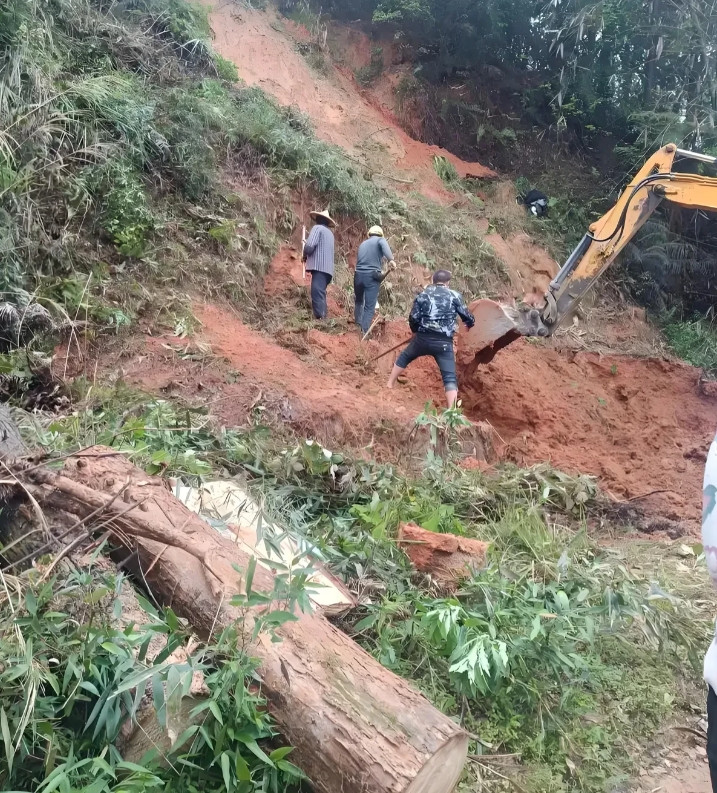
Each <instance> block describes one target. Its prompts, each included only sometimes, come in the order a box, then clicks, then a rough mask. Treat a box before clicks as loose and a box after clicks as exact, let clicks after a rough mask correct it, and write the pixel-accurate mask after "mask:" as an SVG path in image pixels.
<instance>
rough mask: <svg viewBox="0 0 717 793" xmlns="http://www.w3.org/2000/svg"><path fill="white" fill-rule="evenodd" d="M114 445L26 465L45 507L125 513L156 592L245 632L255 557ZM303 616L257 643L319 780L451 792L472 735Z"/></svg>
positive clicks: (319, 621) (369, 792)
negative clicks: (243, 599)
mask: <svg viewBox="0 0 717 793" xmlns="http://www.w3.org/2000/svg"><path fill="white" fill-rule="evenodd" d="M108 451H109V450H105V449H98V450H97V452H96V453H95V454H94V455H91V454H89V453H84V454H83V456H82V457H80V458H75V459H71V460H68V461H67V462H66V464H65V469H64V471H63V473H62V474H61V475H57V474H55V473H52V472H50V471H47V470H41V469H36V470H28V471H27V473H26V474H25V475H24V481H25V483H26V485H27V486H28V487H30V486H31V487H32V492H33V495H34V496H35V498H36V499H38V500H40V501H43V502H44V503H45V504H46V505H48V507H49V506H51V505H52V504H53V503H56V504H61V505H63V507H64V508H65V509H68V508H69V506H68V505H70V504H71V505H72V509H73V511H77V512H78V513H79V514H82V512H83V511H84V512H85V513H87V512H89V511H91V510H93V509H96V508H97V506H99V505H102V504H103V503H104V504H108V506H107V513H109V514H115V515H118V516H119V515H120V513H124V514H122V516H121V517H118V518H117V519H116V521H115V535H116V537H117V539H118V540H119V541H120V542H122V543H123V544H125V545H126V547H127V548H129V549H132V550H134V549H136V550H137V553H138V560H139V562H138V574H139V575H140V576H141V577H142V578H143V579H144V581H145V582H146V584H147V586H148V587H149V588H150V589H151V591H152V593H153V594H154V596H155V597H156V598H157V599H158V600H159V601H160V602H163V603H164V604H166V605H169V606H171V607H172V608H173V609H174V611H175V612H176V613H177V614H179V615H180V616H182V617H184V618H185V619H187V620H188V622H189V623H190V625H191V626H192V627H193V628H194V630H195V631H196V632H197V634H198V635H199V636H200V637H201V638H205V639H206V638H208V637H209V636H210V635H212V634H213V633H214V634H216V632H217V631H220V630H222V629H223V628H224V627H227V626H229V625H232V624H235V625H237V627H239V628H243V629H244V631H245V633H244V637H245V638H246V639H247V641H248V640H249V635H248V634H249V633H250V631H251V628H252V614H251V613H248V614H247V613H246V612H244V613H241V612H240V611H239V610H237V609H235V608H233V607H231V606H229V605H228V603H229V601H230V599H231V597H232V596H233V595H234V594H235V593H236V592H237V591H242V590H243V586H242V585H241V582H240V581H239V580H238V579H239V578H240V575H239V574H238V573H237V572H236V569H235V567H234V566H236V567H237V568H238V569H240V570H246V568H247V566H248V564H249V561H250V559H249V556H248V555H247V554H246V553H245V552H244V551H243V550H242V549H241V547H239V546H237V545H236V544H234V543H232V542H231V541H230V540H228V539H226V538H225V537H222V536H221V535H220V534H219V533H218V532H217V531H216V530H215V529H213V528H211V527H210V526H209V525H208V524H207V523H205V522H204V521H203V520H201V518H199V517H198V516H197V515H195V514H194V513H192V512H191V511H190V510H189V509H187V508H186V507H185V506H184V505H183V504H182V503H181V502H179V501H178V500H177V499H176V498H175V497H174V496H173V495H172V493H171V492H170V491H169V489H168V488H167V487H166V484H165V482H163V481H162V480H160V479H157V478H155V477H150V476H147V475H146V474H145V473H144V472H142V471H139V470H138V469H137V468H135V467H134V466H132V465H131V464H130V463H128V462H127V461H126V460H124V459H123V458H122V457H121V456H119V455H116V456H106V455H107V453H108ZM102 454H105V456H99V455H102ZM18 475H19V476H21V477H23V473H22V471H21V470H19V469H18ZM120 491H123V492H122V495H121V496H120V497H119V498H117V499H116V500H115V501H113V502H112V503H109V502H110V501H111V500H112V497H113V496H114V495H115V494H117V493H118V492H120ZM133 505H134V508H132V507H133ZM128 508H130V511H129V512H127V511H126V510H127V509H128ZM103 520H106V515H104V516H103ZM233 565H234V566H233ZM253 588H254V589H255V590H263V591H265V592H270V591H272V589H273V576H272V574H271V573H270V571H269V570H267V569H265V568H263V567H261V566H257V568H256V572H255V577H254V582H253ZM297 616H298V620H297V621H296V622H291V623H287V624H286V625H284V626H283V627H282V628H281V630H280V635H281V639H282V640H281V641H280V642H272V641H271V639H270V637H268V636H265V635H260V636H259V638H258V639H257V640H256V641H255V642H254V643H253V644H252V645H251V647H250V652H251V654H252V655H253V656H254V657H256V658H257V659H258V660H259V664H260V674H261V679H262V693H263V694H264V696H265V697H266V699H267V702H268V706H269V709H270V711H271V713H272V715H273V716H274V719H275V721H276V723H277V727H278V729H279V730H280V731H281V733H282V734H283V736H284V737H285V738H286V740H287V741H288V742H289V743H290V744H291V745H292V746H294V747H295V751H294V754H292V759H293V760H294V761H295V762H296V763H297V765H299V766H300V767H301V768H302V769H303V771H304V772H305V773H306V774H307V776H308V777H309V779H310V780H311V782H312V784H313V786H314V788H315V789H316V790H317V791H319V793H339V791H342V793H450V791H452V790H453V788H454V787H455V785H456V783H457V782H458V779H459V778H460V775H461V772H462V769H463V765H464V763H465V760H466V754H467V748H468V738H467V736H466V734H465V733H464V732H463V731H462V730H461V729H460V728H459V727H458V725H456V724H455V723H454V722H453V721H451V720H450V719H449V718H447V717H446V716H445V715H443V714H442V713H441V712H440V711H438V710H437V709H436V708H434V707H433V706H432V705H431V704H430V703H429V702H428V700H426V699H425V698H424V697H423V696H422V695H421V694H419V693H418V692H417V691H415V690H414V689H413V688H411V687H410V686H409V685H408V684H407V683H406V682H405V681H404V680H402V679H401V678H399V677H397V676H396V675H395V674H393V673H392V672H390V671H389V670H387V669H385V668H384V667H382V666H381V665H380V664H379V663H378V662H377V661H376V660H375V659H374V658H372V657H371V656H370V655H369V654H368V653H366V652H365V651H363V650H362V649H361V648H360V647H358V646H357V645H356V644H354V643H353V642H352V641H351V639H349V638H348V637H347V636H346V635H345V634H344V633H342V632H341V631H339V630H338V629H337V628H335V627H334V626H333V625H331V623H329V622H328V621H327V620H326V619H325V618H324V617H323V616H322V615H321V614H319V613H314V614H299V615H297Z"/></svg>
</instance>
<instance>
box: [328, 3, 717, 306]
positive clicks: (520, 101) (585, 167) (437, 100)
mask: <svg viewBox="0 0 717 793" xmlns="http://www.w3.org/2000/svg"><path fill="white" fill-rule="evenodd" d="M316 5H317V7H318V4H316ZM321 5H322V7H323V8H328V9H329V10H330V13H332V14H334V15H336V16H338V17H339V18H342V19H346V20H355V19H356V17H357V16H359V15H360V17H361V20H362V22H363V23H364V24H369V22H370V23H371V24H372V26H373V31H374V34H375V35H376V36H377V37H378V38H379V39H380V40H383V41H388V42H390V43H391V46H392V49H393V50H394V51H395V52H396V53H397V55H396V56H394V57H396V58H397V59H402V60H405V61H409V62H410V63H411V64H412V66H413V69H412V72H411V73H410V76H406V77H404V78H403V80H402V81H401V83H400V84H399V86H398V103H399V106H400V108H401V110H402V115H403V118H404V121H405V122H406V124H407V126H408V127H409V129H410V130H411V131H412V132H413V133H414V134H415V133H418V134H421V135H422V136H423V137H424V138H425V139H426V140H428V141H429V142H431V143H439V144H441V145H443V146H446V147H447V148H449V149H452V150H454V151H456V152H457V153H459V154H461V155H462V156H464V157H465V158H466V159H479V160H481V161H483V162H489V163H491V164H494V165H497V166H498V167H499V168H501V169H503V170H505V171H508V172H512V173H516V174H519V175H521V176H524V177H527V180H526V181H527V182H528V183H532V184H533V185H534V184H535V183H538V184H539V186H540V187H541V188H542V189H543V190H545V191H546V192H548V194H549V195H550V196H552V197H553V199H554V201H555V203H556V204H557V205H560V204H563V205H565V204H567V205H570V206H571V216H568V215H567V213H565V212H562V213H561V215H562V216H561V218H560V222H559V231H560V233H561V234H562V236H563V237H565V238H569V239H575V237H576V236H577V237H579V236H580V235H581V234H582V233H583V232H584V230H585V228H586V227H587V226H588V224H589V223H590V222H591V221H592V220H593V219H594V218H595V216H596V215H595V213H596V212H601V211H604V210H605V209H606V208H607V207H608V206H609V205H610V203H612V202H613V201H614V200H615V199H616V198H617V195H618V193H619V190H620V189H621V188H622V186H623V185H624V182H625V179H626V177H627V176H628V175H629V174H631V173H633V172H634V171H635V170H637V168H639V167H640V165H641V164H642V161H643V160H644V159H645V157H646V156H647V155H648V154H650V153H652V152H653V151H654V150H655V149H656V148H658V147H659V146H662V145H664V144H665V143H668V142H672V141H674V142H677V143H678V144H680V145H681V146H682V147H683V148H690V149H695V150H697V151H702V152H706V153H711V154H713V155H717V131H716V127H715V113H716V112H717V49H716V47H715V41H717V11H716V10H715V7H714V5H713V4H712V3H711V2H708V1H707V0H688V2H679V3H666V2H663V0H652V1H651V2H648V3H645V2H634V1H633V0H618V1H617V2H613V1H612V0H609V1H608V2H602V1H600V2H583V1H582V0H570V2H561V0H556V2H550V3H544V2H542V0H538V1H537V2H536V0H510V1H509V2H503V1H502V0H501V2H495V1H494V0H478V2H469V1H467V0H448V1H447V2H437V1H436V0H362V2H360V3H358V4H356V3H354V2H351V3H346V2H344V0H332V1H331V2H330V3H329V4H328V5H327V4H325V3H324V4H321ZM712 173H714V171H713V172H712ZM555 209H558V206H556V207H555ZM668 218H669V227H670V230H671V231H673V232H678V233H679V235H680V237H681V239H682V240H683V241H685V240H686V241H687V244H688V247H689V248H691V253H689V254H687V255H685V254H684V249H683V252H682V254H681V255H679V256H677V257H674V256H672V255H671V253H672V252H674V251H675V250H676V248H675V246H673V247H672V248H670V247H669V246H668V247H667V248H666V249H665V252H666V253H667V254H668V256H667V257H666V261H667V267H668V268H669V270H670V272H669V274H668V276H665V275H663V274H662V273H661V272H657V273H656V272H655V271H654V268H652V272H650V274H649V277H651V278H653V279H654V278H655V277H656V276H657V283H658V284H659V282H660V281H662V282H664V281H665V280H666V279H667V278H668V277H669V278H670V279H671V284H670V285H669V287H667V286H664V285H662V286H658V287H657V291H659V294H658V295H656V294H654V290H653V294H652V295H645V290H642V289H640V286H641V284H640V279H641V277H642V276H643V275H644V270H643V269H642V268H641V267H640V266H639V265H638V266H636V267H635V268H634V269H633V268H629V267H628V268H626V271H625V274H626V276H627V280H626V282H625V283H626V285H627V286H628V288H629V289H630V291H631V292H632V294H633V295H635V296H636V297H637V298H638V299H642V298H643V297H644V298H645V304H646V305H648V306H649V307H650V308H653V309H656V310H658V311H660V310H662V309H663V308H664V306H662V305H661V303H663V302H664V301H668V302H670V303H671V304H672V305H673V306H675V305H676V306H677V307H678V308H679V310H680V311H683V310H684V312H685V314H686V316H687V317H688V318H689V317H690V315H692V314H693V313H695V312H698V313H703V312H704V311H705V310H706V309H707V308H708V307H709V306H710V305H713V304H714V303H715V300H716V299H717V291H716V289H717V287H716V286H715V284H717V277H715V272H716V271H715V264H714V262H715V257H714V249H715V245H716V244H717V224H715V222H714V215H710V216H709V217H707V218H706V217H705V216H704V213H697V212H695V211H685V212H682V213H680V212H672V213H667V215H666V219H665V224H666V225H667V220H668ZM578 232H579V233H578ZM632 261H633V263H634V257H633V260H632ZM678 276H681V277H678Z"/></svg>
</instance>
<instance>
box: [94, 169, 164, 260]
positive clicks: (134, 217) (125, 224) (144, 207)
mask: <svg viewBox="0 0 717 793" xmlns="http://www.w3.org/2000/svg"><path fill="white" fill-rule="evenodd" d="M103 181H104V183H105V184H106V185H107V193H106V195H105V196H104V197H103V199H102V203H101V222H102V225H103V227H104V229H105V231H106V232H107V233H108V234H109V235H110V236H111V237H112V241H113V242H114V243H115V245H116V246H117V248H118V250H119V252H120V253H122V254H123V255H125V256H134V257H137V258H139V257H141V256H142V255H143V254H144V252H145V250H146V246H147V238H148V236H149V234H150V233H151V232H152V231H153V229H154V226H155V221H154V217H153V215H152V212H151V210H150V208H149V206H148V204H147V196H146V193H145V189H144V185H143V183H142V180H141V179H140V177H139V175H138V174H137V173H136V171H135V170H134V169H133V168H132V167H131V166H129V165H128V164H126V163H122V162H119V163H112V164H111V165H110V166H109V168H108V169H107V172H106V174H105V176H104V180H103Z"/></svg>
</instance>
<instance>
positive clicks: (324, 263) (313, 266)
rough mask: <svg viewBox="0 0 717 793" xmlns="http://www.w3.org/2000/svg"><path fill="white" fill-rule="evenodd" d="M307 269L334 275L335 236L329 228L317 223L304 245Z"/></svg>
mask: <svg viewBox="0 0 717 793" xmlns="http://www.w3.org/2000/svg"><path fill="white" fill-rule="evenodd" d="M304 255H305V256H306V269H307V270H316V271H317V272H320V273H328V275H333V274H334V234H333V232H332V231H331V229H330V228H328V226H322V225H321V224H320V223H317V224H316V225H315V226H314V227H313V228H312V229H311V232H310V234H309V238H308V239H307V240H306V244H305V245H304Z"/></svg>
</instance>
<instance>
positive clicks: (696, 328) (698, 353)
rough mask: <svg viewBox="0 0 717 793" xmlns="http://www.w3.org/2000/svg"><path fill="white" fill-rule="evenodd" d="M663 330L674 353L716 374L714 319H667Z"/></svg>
mask: <svg viewBox="0 0 717 793" xmlns="http://www.w3.org/2000/svg"><path fill="white" fill-rule="evenodd" d="M663 332H664V334H665V336H666V337H667V341H668V343H669V345H670V347H671V348H672V350H673V351H674V352H675V354H676V355H678V356H679V357H680V358H682V359H683V360H685V361H687V363H690V364H692V365H693V366H698V367H700V368H701V369H704V370H705V372H707V373H709V374H711V375H713V376H714V375H717V324H716V323H715V321H714V320H711V319H708V318H705V319H693V320H683V321H679V320H675V319H669V320H668V321H667V322H666V323H665V325H664V326H663Z"/></svg>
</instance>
